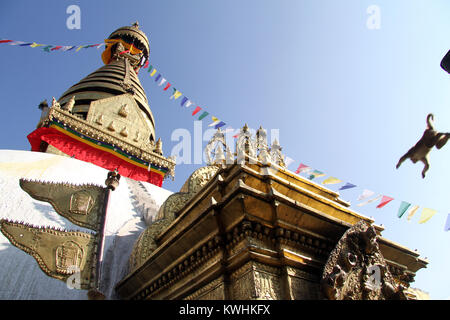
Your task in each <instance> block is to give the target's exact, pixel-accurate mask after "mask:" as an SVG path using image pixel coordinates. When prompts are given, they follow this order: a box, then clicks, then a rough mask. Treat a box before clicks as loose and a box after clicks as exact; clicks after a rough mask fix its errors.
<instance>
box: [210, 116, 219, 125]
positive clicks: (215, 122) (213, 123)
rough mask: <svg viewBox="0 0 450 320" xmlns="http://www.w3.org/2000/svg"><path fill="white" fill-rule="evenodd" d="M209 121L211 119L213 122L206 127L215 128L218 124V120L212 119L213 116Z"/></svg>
mask: <svg viewBox="0 0 450 320" xmlns="http://www.w3.org/2000/svg"><path fill="white" fill-rule="evenodd" d="M211 119H212V121H213V122H212V123H210V124H209V125H208V127H214V126H216V125H217V124H218V123H219V122H220V120H219V119H217V118H216V117H214V116H212V117H211Z"/></svg>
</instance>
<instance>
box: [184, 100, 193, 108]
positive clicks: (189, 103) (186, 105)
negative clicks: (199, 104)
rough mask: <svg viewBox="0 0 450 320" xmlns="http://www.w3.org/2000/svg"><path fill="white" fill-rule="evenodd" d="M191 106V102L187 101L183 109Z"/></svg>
mask: <svg viewBox="0 0 450 320" xmlns="http://www.w3.org/2000/svg"><path fill="white" fill-rule="evenodd" d="M191 105H192V101H191V100H188V101H187V102H186V104H185V107H186V108H189V107H190V106H191Z"/></svg>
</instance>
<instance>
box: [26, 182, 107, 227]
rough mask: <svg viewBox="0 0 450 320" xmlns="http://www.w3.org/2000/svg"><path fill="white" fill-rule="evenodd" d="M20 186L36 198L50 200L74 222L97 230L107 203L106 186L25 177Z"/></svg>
mask: <svg viewBox="0 0 450 320" xmlns="http://www.w3.org/2000/svg"><path fill="white" fill-rule="evenodd" d="M20 187H21V188H22V189H23V190H24V191H26V192H27V193H28V194H29V195H30V196H31V197H33V198H34V199H36V200H40V201H46V202H49V203H50V204H51V205H52V206H53V208H54V209H55V211H56V212H57V213H58V214H60V215H61V216H63V217H65V218H67V219H69V220H70V221H71V222H72V223H74V224H76V225H78V226H81V227H85V228H89V229H92V230H95V231H97V229H98V222H99V217H100V216H101V215H102V214H103V210H104V205H105V203H104V202H105V192H106V189H105V188H103V187H99V186H95V185H79V186H77V185H71V184H65V183H49V182H40V181H30V180H25V179H20Z"/></svg>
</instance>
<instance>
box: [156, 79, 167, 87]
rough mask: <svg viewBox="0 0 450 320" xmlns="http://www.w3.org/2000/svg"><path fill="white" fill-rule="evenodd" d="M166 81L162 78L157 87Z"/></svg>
mask: <svg viewBox="0 0 450 320" xmlns="http://www.w3.org/2000/svg"><path fill="white" fill-rule="evenodd" d="M166 81H167V80H166V78H162V79H161V82H160V83H159V84H158V86H162V85H163V84H164V83H165V82H166Z"/></svg>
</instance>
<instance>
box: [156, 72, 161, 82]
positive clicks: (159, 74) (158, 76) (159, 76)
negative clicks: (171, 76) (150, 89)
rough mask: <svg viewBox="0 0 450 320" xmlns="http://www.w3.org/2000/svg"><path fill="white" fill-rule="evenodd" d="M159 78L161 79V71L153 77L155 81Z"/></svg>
mask: <svg viewBox="0 0 450 320" xmlns="http://www.w3.org/2000/svg"><path fill="white" fill-rule="evenodd" d="M159 79H161V73H158V75H157V76H156V78H155V82H158V80H159Z"/></svg>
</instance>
